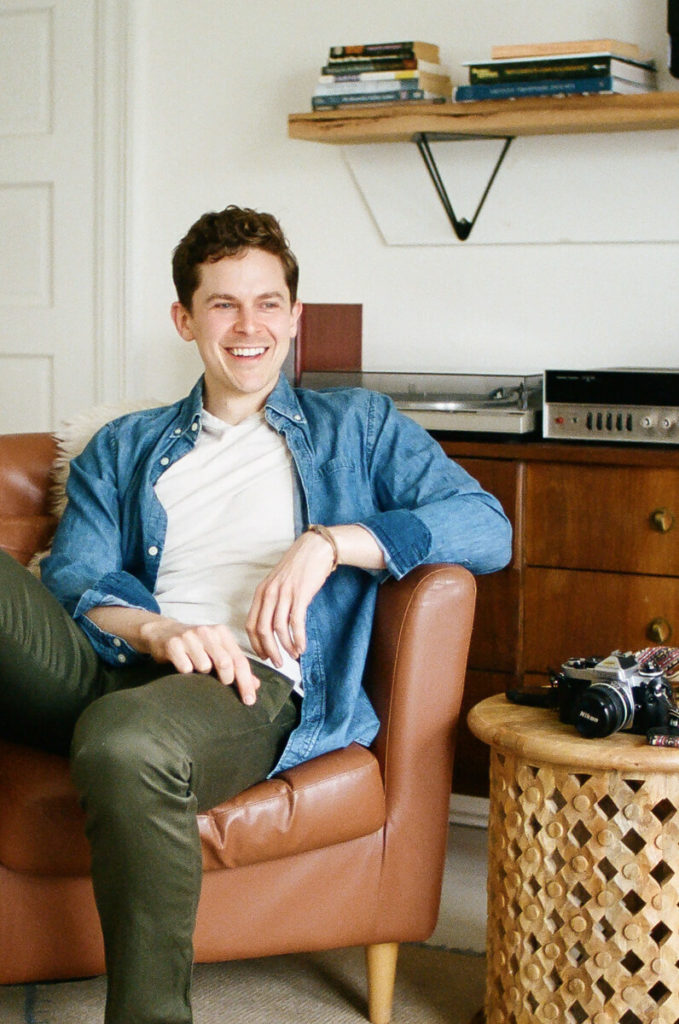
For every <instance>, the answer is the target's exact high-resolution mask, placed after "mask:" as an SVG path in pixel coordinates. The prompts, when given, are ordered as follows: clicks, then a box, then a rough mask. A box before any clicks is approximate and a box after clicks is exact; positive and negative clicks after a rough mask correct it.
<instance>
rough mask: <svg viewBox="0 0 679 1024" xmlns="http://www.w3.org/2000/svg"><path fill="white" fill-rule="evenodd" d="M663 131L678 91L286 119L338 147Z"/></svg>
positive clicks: (675, 115)
mask: <svg viewBox="0 0 679 1024" xmlns="http://www.w3.org/2000/svg"><path fill="white" fill-rule="evenodd" d="M662 128H679V91H677V92H652V93H642V94H640V95H638V96H637V95H634V96H571V97H563V98H559V97H555V96H550V97H545V98H536V99H518V100H498V101H495V100H486V101H484V102H482V103H443V104H436V103H426V104H418V105H417V106H405V105H403V104H398V103H393V104H387V103H385V104H383V105H380V106H370V107H361V108H360V109H357V108H355V107H352V108H350V109H347V108H345V109H343V110H323V111H316V112H315V113H308V114H290V115H289V117H288V135H289V136H290V138H292V139H302V140H306V141H307V142H330V143H335V144H337V145H349V144H352V143H362V142H364V143H365V142H409V141H411V140H412V139H413V138H414V137H415V136H416V135H419V134H420V133H426V134H428V135H435V134H439V133H442V134H444V135H447V136H451V135H461V136H472V137H474V136H475V137H497V136H500V137H504V136H518V135H568V134H572V133H584V132H628V131H652V130H656V129H662Z"/></svg>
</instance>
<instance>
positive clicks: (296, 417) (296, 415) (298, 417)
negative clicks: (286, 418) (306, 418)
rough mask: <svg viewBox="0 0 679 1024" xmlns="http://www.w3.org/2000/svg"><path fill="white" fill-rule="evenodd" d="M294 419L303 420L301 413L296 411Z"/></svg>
mask: <svg viewBox="0 0 679 1024" xmlns="http://www.w3.org/2000/svg"><path fill="white" fill-rule="evenodd" d="M293 419H294V420H296V421H297V422H298V423H299V422H300V421H301V419H302V417H301V416H300V414H299V413H295V415H294V416H293Z"/></svg>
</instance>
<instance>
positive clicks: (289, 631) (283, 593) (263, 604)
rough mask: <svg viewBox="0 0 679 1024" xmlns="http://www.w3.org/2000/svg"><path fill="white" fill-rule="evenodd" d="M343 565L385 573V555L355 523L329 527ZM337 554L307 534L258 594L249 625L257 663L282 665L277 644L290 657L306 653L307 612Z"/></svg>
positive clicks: (322, 538)
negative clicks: (268, 660) (379, 570)
mask: <svg viewBox="0 0 679 1024" xmlns="http://www.w3.org/2000/svg"><path fill="white" fill-rule="evenodd" d="M328 529H329V531H330V532H331V533H332V536H333V538H334V540H335V545H336V548H337V552H338V556H339V563H340V564H341V565H353V566H356V567H357V568H361V569H383V568H384V556H383V554H382V550H381V548H380V546H379V545H378V543H377V541H376V540H375V539H374V537H373V536H372V534H371V533H369V532H368V530H366V529H364V527H362V526H359V525H357V524H346V525H342V526H331V527H328ZM333 561H334V549H333V547H332V545H331V544H330V543H329V542H328V541H327V540H326V539H325V538H324V537H322V536H320V535H319V534H317V533H303V534H302V535H301V536H300V537H298V538H297V540H296V541H295V543H294V544H293V545H292V547H291V548H289V550H288V551H287V552H286V553H285V555H283V557H282V558H281V560H280V562H279V563H278V565H276V566H275V567H274V568H273V569H272V570H271V572H270V573H269V575H268V576H267V577H266V578H265V579H264V580H262V582H261V583H260V584H259V586H258V587H257V589H256V590H255V595H254V598H253V601H252V605H251V607H250V612H249V614H248V617H247V621H246V623H245V628H246V629H247V631H248V636H249V637H250V643H251V644H252V649H253V651H254V652H255V654H256V655H257V657H258V658H270V659H271V661H272V663H273V664H274V665H275V666H276V667H277V668H280V667H281V665H282V664H283V662H282V659H281V656H280V651H279V647H278V643H277V642H276V638H278V641H279V642H280V644H281V646H282V647H283V648H284V649H285V650H286V651H287V652H288V654H289V655H290V656H291V657H292V658H299V657H300V656H301V655H302V653H303V652H304V650H305V649H306V613H307V610H308V608H309V605H310V604H311V601H312V600H313V598H314V597H315V596H316V594H317V593H318V591H319V590H320V589H321V587H322V586H323V584H324V583H325V581H326V579H327V578H328V576H329V575H330V573H331V572H332V570H333ZM274 634H275V635H274Z"/></svg>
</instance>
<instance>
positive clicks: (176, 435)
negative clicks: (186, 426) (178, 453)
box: [173, 427, 182, 437]
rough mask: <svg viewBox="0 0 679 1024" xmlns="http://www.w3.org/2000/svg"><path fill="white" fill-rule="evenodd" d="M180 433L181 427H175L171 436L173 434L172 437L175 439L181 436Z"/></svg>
mask: <svg viewBox="0 0 679 1024" xmlns="http://www.w3.org/2000/svg"><path fill="white" fill-rule="evenodd" d="M181 432H182V428H181V427H176V428H175V429H174V430H173V434H174V436H175V437H179V435H180V434H181Z"/></svg>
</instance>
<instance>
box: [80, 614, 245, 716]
mask: <svg viewBox="0 0 679 1024" xmlns="http://www.w3.org/2000/svg"><path fill="white" fill-rule="evenodd" d="M87 615H88V618H90V619H92V621H93V622H94V623H95V624H96V625H97V626H99V628H100V629H103V630H104V631H105V632H107V633H114V634H115V635H116V636H119V637H122V638H123V640H126V641H127V643H129V644H130V645H131V646H132V647H134V649H135V650H136V651H139V652H140V653H141V654H150V655H151V657H152V658H153V660H154V661H157V662H159V663H161V664H162V663H163V662H170V663H171V664H172V665H174V667H175V668H176V670H177V672H205V673H208V672H212V671H213V670H214V672H215V674H216V675H217V678H218V679H219V681H220V682H222V683H224V685H225V686H231V685H232V684H235V686H236V689H237V690H238V692H239V694H240V697H241V700H242V701H243V703H244V704H254V703H255V701H256V700H257V690H258V689H259V685H260V684H259V680H258V679H257V677H256V676H255V675H253V673H252V669H251V668H250V663H249V661H248V660H247V658H246V656H245V654H244V653H243V652H242V650H241V649H240V647H239V646H238V643H237V642H236V639H235V637H234V635H233V633H232V632H231V630H230V629H228V628H227V627H226V626H222V625H217V626H188V625H186V624H185V623H183V622H177V621H176V620H175V619H170V618H167V617H166V616H164V615H156V614H154V613H153V612H145V611H141V610H140V609H136V608H123V607H120V606H114V605H106V606H101V607H99V608H92V609H91V610H90V611H89V612H88V613H87Z"/></svg>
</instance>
